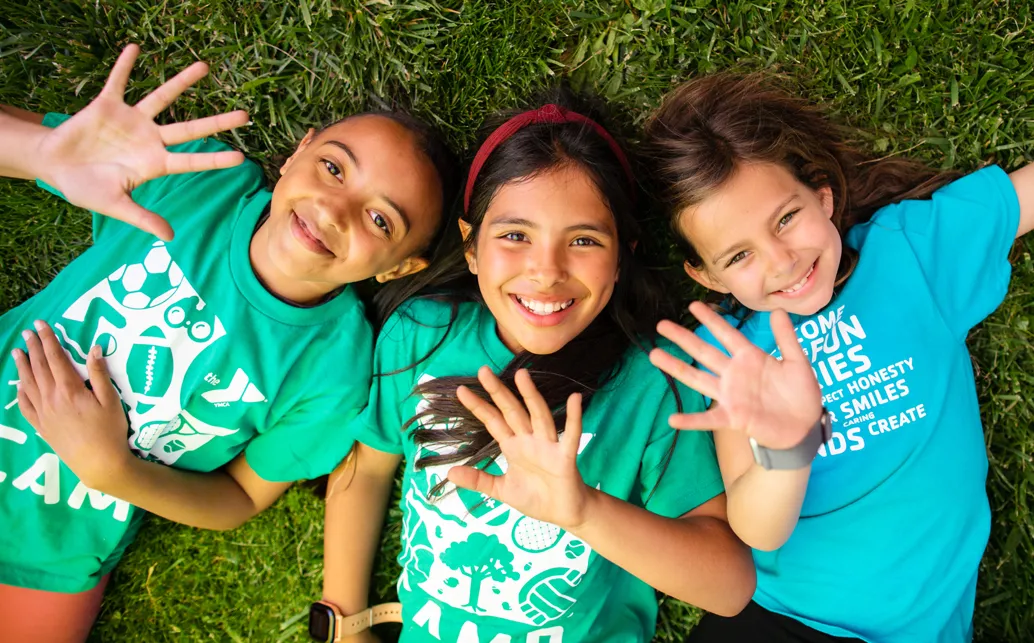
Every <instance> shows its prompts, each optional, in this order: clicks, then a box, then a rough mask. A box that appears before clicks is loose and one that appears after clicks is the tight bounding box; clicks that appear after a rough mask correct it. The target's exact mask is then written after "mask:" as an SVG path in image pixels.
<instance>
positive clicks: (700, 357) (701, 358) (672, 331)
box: [657, 320, 729, 375]
mask: <svg viewBox="0 0 1034 643" xmlns="http://www.w3.org/2000/svg"><path fill="white" fill-rule="evenodd" d="M657 332H658V333H660V334H661V336H663V337H666V338H668V339H670V340H671V341H672V342H673V343H674V344H675V345H676V346H678V347H679V348H681V349H682V350H684V351H686V354H688V355H689V356H690V357H692V358H693V359H695V360H696V361H698V362H700V363H701V364H703V365H704V366H705V367H706V368H707V369H708V370H709V371H711V372H712V373H714V374H715V375H721V374H722V371H724V370H725V367H726V366H727V365H728V364H729V356H728V355H726V354H725V353H723V352H722V351H720V350H718V349H717V348H715V347H714V346H712V345H711V344H708V343H707V342H705V341H704V340H703V339H701V338H700V337H699V336H698V335H697V334H696V333H694V332H693V331H691V330H689V329H688V328H683V327H682V326H679V325H678V324H676V323H675V322H670V321H667V320H664V321H662V322H661V323H659V324H657Z"/></svg>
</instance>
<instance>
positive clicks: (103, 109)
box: [37, 45, 248, 239]
mask: <svg viewBox="0 0 1034 643" xmlns="http://www.w3.org/2000/svg"><path fill="white" fill-rule="evenodd" d="M138 53H139V48H137V47H136V46H132V45H131V46H129V47H127V48H126V49H125V51H123V52H122V55H120V56H119V59H118V61H117V62H116V63H115V66H114V68H113V69H112V71H111V74H110V76H109V77H108V82H107V83H106V84H105V86H104V90H103V91H102V92H101V94H100V96H98V97H97V98H96V99H94V101H93V102H91V103H90V104H89V105H87V106H86V108H85V109H83V110H82V111H80V112H79V113H78V114H76V115H75V116H73V117H72V118H70V119H69V120H67V121H65V122H64V123H62V124H61V125H60V126H58V127H57V128H55V129H53V130H50V131H49V132H48V133H47V135H46V136H44V137H43V139H42V140H41V141H40V145H39V148H38V150H37V153H38V154H39V158H40V159H41V163H40V178H42V179H43V180H44V181H46V182H47V183H49V184H50V185H52V186H54V187H55V188H57V189H58V190H60V191H61V193H62V194H64V196H65V198H67V199H68V201H69V202H71V203H73V204H75V205H78V206H80V207H83V208H87V209H89V210H93V211H94V212H97V213H99V214H103V215H107V216H110V217H113V218H115V219H119V220H121V221H125V222H126V223H129V224H131V225H134V226H136V227H138V228H140V229H142V230H144V231H146V232H151V233H153V234H155V235H157V236H159V237H162V238H163V239H171V238H172V229H171V228H170V227H169V224H168V223H167V222H166V221H165V220H164V219H162V218H161V217H159V216H158V215H156V214H154V213H152V212H149V211H147V210H145V209H144V208H141V207H140V206H139V205H137V204H136V203H134V202H133V200H132V198H131V196H130V193H131V192H132V191H133V189H135V188H136V187H137V186H139V185H140V184H142V183H144V182H145V181H149V180H151V179H154V178H157V177H160V176H164V175H166V174H177V173H182V172H199V171H202V170H211V169H217V168H225V167H232V166H234V165H239V164H240V163H241V162H242V161H243V160H244V157H243V156H242V155H241V154H240V153H239V152H216V153H197V154H174V153H171V152H169V151H168V150H167V149H166V148H167V147H168V146H170V145H176V144H178V143H184V142H187V141H191V140H195V139H198V138H202V137H204V136H210V135H212V134H215V133H217V132H221V131H224V130H227V129H232V128H234V127H238V126H240V125H243V124H245V123H246V122H247V120H248V115H247V114H246V113H245V112H242V111H237V112H230V113H227V114H220V115H218V116H212V117H209V118H203V119H199V120H190V121H185V122H182V123H173V124H170V125H158V124H156V123H155V122H154V118H155V116H157V115H158V114H159V113H160V112H161V111H162V110H164V109H165V108H166V107H168V106H169V105H170V104H172V102H173V101H174V100H176V98H177V97H178V96H179V95H180V94H182V93H183V92H184V91H186V89H187V88H188V87H190V86H191V85H193V84H194V83H195V82H197V81H198V80H200V79H201V78H202V77H203V76H204V75H205V74H207V73H208V67H207V66H206V65H205V64H204V63H195V64H194V65H191V66H190V67H188V68H187V69H185V70H183V71H182V72H180V73H179V74H177V75H176V76H175V77H173V78H172V79H170V80H169V81H167V82H166V83H164V84H163V85H162V86H161V87H159V88H158V89H156V90H155V91H154V92H152V93H151V94H149V95H148V96H146V97H145V98H144V99H143V100H141V101H140V102H139V103H137V104H136V105H132V106H131V105H127V104H126V103H125V102H124V101H123V98H122V95H123V93H124V92H125V86H126V83H127V82H128V80H129V73H130V71H131V69H132V67H133V61H134V60H135V59H136V56H137V54H138Z"/></svg>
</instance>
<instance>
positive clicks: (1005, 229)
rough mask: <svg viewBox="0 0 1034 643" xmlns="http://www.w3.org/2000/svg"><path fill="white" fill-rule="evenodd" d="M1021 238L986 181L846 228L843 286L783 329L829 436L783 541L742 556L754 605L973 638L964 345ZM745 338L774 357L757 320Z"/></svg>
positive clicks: (855, 624)
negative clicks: (849, 260) (853, 263)
mask: <svg viewBox="0 0 1034 643" xmlns="http://www.w3.org/2000/svg"><path fill="white" fill-rule="evenodd" d="M1018 226H1019V203H1018V201H1017V197H1016V192H1015V190H1014V189H1013V186H1012V183H1011V181H1010V180H1009V177H1008V176H1007V175H1006V174H1005V172H1003V171H1002V170H1001V169H1000V168H998V167H988V168H985V169H983V170H980V171H978V172H975V173H973V174H971V175H969V176H967V177H965V178H962V179H959V180H957V181H955V182H953V183H951V184H949V185H947V186H945V187H943V188H941V189H940V190H938V191H937V192H936V193H935V194H934V195H933V198H932V199H929V200H922V201H903V202H901V203H898V204H895V205H891V206H887V207H885V208H882V209H881V210H879V211H878V212H877V213H876V214H875V216H874V217H873V218H872V220H871V221H870V222H869V223H866V224H863V225H858V226H856V227H854V228H852V229H851V231H850V232H849V234H848V236H847V244H848V245H849V246H851V247H853V248H856V249H857V250H859V252H860V260H859V263H858V266H857V268H856V269H855V272H854V274H853V275H852V276H851V277H850V279H849V280H848V281H847V284H846V285H845V286H844V288H843V290H842V291H841V292H840V294H838V295H837V296H836V297H834V299H833V300H832V301H831V302H830V303H829V305H828V306H826V307H825V308H824V309H823V310H822V311H820V312H818V313H816V314H815V315H812V316H810V317H795V318H794V325H795V327H796V329H797V338H798V341H800V343H801V346H802V347H803V348H804V350H805V353H806V354H807V355H808V357H809V358H810V359H811V362H812V366H813V368H814V370H815V375H816V377H817V378H818V381H819V385H820V386H821V388H822V393H823V395H824V404H825V405H826V407H827V408H828V409H829V410H830V411H832V412H833V414H834V416H835V423H834V425H833V436H832V438H831V439H830V440H829V441H828V442H827V443H826V444H825V445H823V447H822V448H821V449H820V451H819V455H818V456H817V457H816V459H815V462H814V465H813V467H812V473H811V479H810V481H809V483H808V490H807V494H806V496H805V499H804V506H803V507H802V509H801V518H800V521H799V522H798V524H797V528H796V529H795V530H794V532H793V535H792V536H791V537H790V539H789V540H788V541H787V542H786V544H785V545H783V546H782V547H780V548H779V549H777V550H776V551H773V552H763V551H755V552H754V561H755V563H756V565H757V571H758V584H757V592H756V593H755V595H754V600H755V601H757V602H758V603H759V604H760V605H762V606H763V607H765V608H767V609H769V610H773V611H775V612H779V613H781V614H786V615H788V616H791V617H794V618H796V619H798V620H800V621H802V622H804V623H806V624H808V625H810V626H812V627H815V628H817V629H819V630H822V631H824V632H828V633H830V634H833V635H837V636H854V637H859V638H863V639H865V640H867V641H872V642H879V643H915V642H919V641H922V642H924V643H926V642H931V643H934V642H936V643H957V642H962V641H969V640H970V639H971V638H972V619H973V606H974V599H975V595H976V580H977V568H978V565H979V563H980V558H981V556H982V555H983V551H984V547H985V546H986V544H987V538H988V533H989V530H990V510H989V507H988V502H987V494H986V491H985V489H984V483H985V479H986V476H987V455H986V452H985V447H984V434H983V427H982V425H981V421H980V408H979V406H978V404H977V395H976V388H975V385H974V375H973V366H972V363H971V361H970V356H969V351H968V350H967V349H966V335H967V333H968V332H969V330H970V329H971V328H972V327H973V326H975V325H976V324H977V323H979V322H980V321H981V320H983V319H984V318H985V317H986V316H987V315H989V314H990V313H991V312H992V311H994V309H995V308H996V307H997V306H998V305H999V304H1000V303H1001V301H1002V299H1003V298H1004V297H1005V294H1006V291H1007V289H1008V285H1009V277H1010V265H1009V261H1008V253H1009V249H1010V247H1011V246H1012V243H1013V240H1014V238H1015V235H1016V230H1017V227H1018ZM742 330H743V332H744V334H746V336H747V337H748V338H749V339H750V340H751V341H752V342H753V343H754V344H755V345H757V346H759V347H761V348H763V349H764V350H766V351H770V352H772V354H774V355H778V354H779V353H778V349H777V348H776V344H775V341H774V339H773V338H772V333H771V329H770V326H769V315H768V314H767V313H765V314H761V313H759V314H754V315H752V316H751V317H749V318H748V319H747V320H746V322H744V326H743V329H742ZM699 334H700V335H701V337H703V338H704V339H706V340H707V341H709V342H711V343H716V342H715V340H714V338H713V337H712V336H711V334H710V333H709V332H707V330H706V329H701V330H700V331H699Z"/></svg>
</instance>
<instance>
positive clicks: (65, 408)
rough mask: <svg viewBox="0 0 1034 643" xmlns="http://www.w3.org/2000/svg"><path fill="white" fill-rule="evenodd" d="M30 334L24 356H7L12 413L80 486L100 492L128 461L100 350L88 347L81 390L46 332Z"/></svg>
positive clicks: (40, 325)
mask: <svg viewBox="0 0 1034 643" xmlns="http://www.w3.org/2000/svg"><path fill="white" fill-rule="evenodd" d="M36 330H37V332H38V333H39V334H38V335H37V334H36V333H33V332H32V331H28V330H27V331H25V332H24V333H22V336H23V338H24V339H25V344H26V346H27V348H28V355H26V354H25V353H24V352H22V351H21V350H18V349H15V350H14V351H13V353H12V354H13V356H14V360H15V364H16V366H17V368H18V380H19V381H18V407H19V408H20V409H21V412H22V415H23V416H25V419H26V420H28V421H29V424H31V425H32V426H33V428H35V429H36V432H37V433H39V434H40V437H42V438H43V440H44V441H45V442H46V443H47V444H48V445H50V448H51V449H53V450H54V453H56V454H57V455H58V457H59V458H61V461H62V462H64V463H65V464H66V465H68V468H69V469H71V470H72V471H73V472H74V473H75V474H76V475H77V476H79V479H80V480H82V481H83V484H85V485H86V486H88V487H91V488H93V489H101V488H104V487H106V485H107V483H108V481H109V480H110V477H111V476H113V475H117V474H118V472H119V470H120V468H119V466H118V463H119V459H120V458H127V457H134V456H132V454H131V453H130V451H129V448H128V446H127V444H126V435H127V431H128V428H129V426H128V423H127V420H126V416H125V412H124V411H123V410H122V401H121V399H120V398H119V395H118V392H117V391H116V390H115V387H114V386H113V385H112V384H111V380H110V379H109V378H108V370H107V367H106V366H105V365H104V357H102V356H101V351H100V347H99V346H94V347H93V348H92V349H91V350H90V353H89V356H88V357H87V361H86V368H87V370H88V372H89V376H90V388H87V387H86V383H85V382H84V381H83V378H82V377H80V375H79V373H78V371H76V370H75V368H73V366H72V362H71V360H70V359H69V358H68V355H66V354H65V351H64V349H62V348H61V344H60V343H58V340H57V337H56V336H55V335H54V331H53V330H51V328H50V326H48V325H47V324H46V323H44V322H36ZM91 389H92V390H91Z"/></svg>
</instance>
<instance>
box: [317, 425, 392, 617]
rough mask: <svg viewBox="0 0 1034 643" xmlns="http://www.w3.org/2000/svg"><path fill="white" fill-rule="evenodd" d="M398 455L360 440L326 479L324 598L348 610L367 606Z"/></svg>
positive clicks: (351, 611)
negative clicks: (373, 447) (375, 558)
mask: <svg viewBox="0 0 1034 643" xmlns="http://www.w3.org/2000/svg"><path fill="white" fill-rule="evenodd" d="M400 460H401V456H398V455H395V454H391V453H384V452H383V451H378V450H376V449H372V448H370V447H368V446H366V445H364V444H362V443H361V442H357V443H356V445H355V450H354V451H353V452H352V455H351V456H350V457H349V458H348V459H346V460H345V461H344V462H343V463H342V464H341V466H339V467H338V468H337V470H335V471H334V473H332V474H331V475H330V479H329V480H328V483H327V515H326V527H325V528H324V533H323V600H325V601H327V602H330V603H333V604H334V605H336V606H337V608H338V609H339V610H340V611H341V613H342V614H344V615H346V616H348V615H351V614H356V613H358V612H360V611H362V610H364V609H366V608H367V607H368V605H367V603H368V602H369V595H370V577H371V576H372V574H373V559H374V555H375V554H376V552H377V548H378V545H379V544H380V538H379V537H380V533H381V527H382V525H383V524H384V513H385V511H386V510H387V505H388V500H389V498H390V497H391V489H392V485H393V484H394V482H395V472H396V471H398V466H399V461H400Z"/></svg>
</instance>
